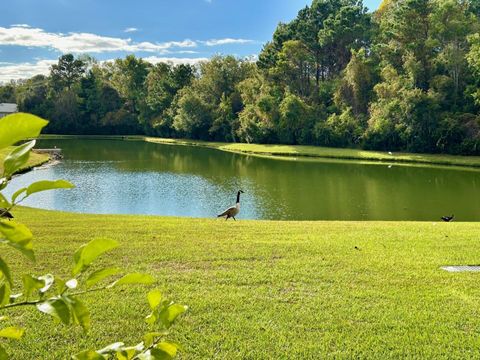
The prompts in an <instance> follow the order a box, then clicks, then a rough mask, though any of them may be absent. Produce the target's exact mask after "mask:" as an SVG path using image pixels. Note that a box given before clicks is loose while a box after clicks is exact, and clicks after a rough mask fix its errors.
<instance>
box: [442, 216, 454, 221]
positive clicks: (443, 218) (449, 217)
mask: <svg viewBox="0 0 480 360" xmlns="http://www.w3.org/2000/svg"><path fill="white" fill-rule="evenodd" d="M453 219H455V215H452V216H442V220H443V221H445V222H450V221H452V220H453Z"/></svg>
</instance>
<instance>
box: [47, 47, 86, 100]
mask: <svg viewBox="0 0 480 360" xmlns="http://www.w3.org/2000/svg"><path fill="white" fill-rule="evenodd" d="M85 69H86V64H85V63H84V62H83V61H82V60H80V59H75V57H74V56H73V55H72V54H66V55H62V56H61V57H60V58H59V59H58V63H57V64H54V65H52V67H51V69H50V84H51V87H52V89H53V90H54V91H56V92H59V91H62V90H64V89H67V90H71V89H72V86H73V85H75V84H76V83H77V82H78V81H79V80H80V78H81V77H82V75H83V74H84V73H85Z"/></svg>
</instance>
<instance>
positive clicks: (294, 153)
mask: <svg viewBox="0 0 480 360" xmlns="http://www.w3.org/2000/svg"><path fill="white" fill-rule="evenodd" d="M42 138H44V139H68V138H91V139H125V140H142V141H149V142H155V143H161V144H170V145H190V146H203V147H209V148H214V149H218V150H222V151H230V152H235V153H244V154H251V155H260V156H275V157H308V158H321V159H343V160H361V161H373V162H379V161H381V162H388V163H394V162H398V163H411V164H426V165H428V164H431V165H454V166H468V167H480V156H456V155H444V154H440V155H439V154H412V153H394V154H392V155H390V154H389V153H388V152H381V151H367V150H358V149H339V148H328V147H321V146H304V145H262V144H243V143H220V142H207V141H198V140H184V139H166V138H155V137H145V136H119V135H112V136H108V135H98V136H97V135H86V136H83V135H82V136H81V135H79V136H77V135H42Z"/></svg>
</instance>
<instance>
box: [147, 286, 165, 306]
mask: <svg viewBox="0 0 480 360" xmlns="http://www.w3.org/2000/svg"><path fill="white" fill-rule="evenodd" d="M147 299H148V304H149V305H150V309H152V310H155V309H156V308H157V307H158V305H160V303H161V302H162V293H161V292H160V290H158V289H155V290H152V291H150V292H149V293H148V295H147Z"/></svg>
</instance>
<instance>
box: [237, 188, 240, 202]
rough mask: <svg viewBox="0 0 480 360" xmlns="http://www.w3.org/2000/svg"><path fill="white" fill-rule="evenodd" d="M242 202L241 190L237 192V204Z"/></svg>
mask: <svg viewBox="0 0 480 360" xmlns="http://www.w3.org/2000/svg"><path fill="white" fill-rule="evenodd" d="M239 202H240V191H239V192H238V193H237V204H238V203H239Z"/></svg>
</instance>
